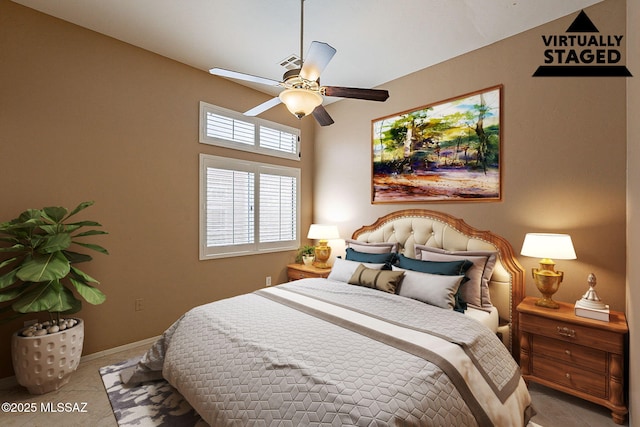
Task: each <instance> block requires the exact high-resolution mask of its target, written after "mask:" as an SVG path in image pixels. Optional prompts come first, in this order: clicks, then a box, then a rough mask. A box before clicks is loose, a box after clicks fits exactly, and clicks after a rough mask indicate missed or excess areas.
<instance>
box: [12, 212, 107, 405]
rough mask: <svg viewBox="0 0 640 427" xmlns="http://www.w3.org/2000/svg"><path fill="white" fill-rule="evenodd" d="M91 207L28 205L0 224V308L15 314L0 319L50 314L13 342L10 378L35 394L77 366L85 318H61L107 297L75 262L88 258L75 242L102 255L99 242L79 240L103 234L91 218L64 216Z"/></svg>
mask: <svg viewBox="0 0 640 427" xmlns="http://www.w3.org/2000/svg"><path fill="white" fill-rule="evenodd" d="M91 205H93V202H83V203H80V204H79V205H78V206H77V207H76V208H75V209H73V210H72V211H71V212H69V211H68V210H67V209H65V208H63V207H56V206H52V207H45V208H42V209H29V210H26V211H24V212H22V213H21V214H20V215H19V216H18V217H17V218H15V219H12V220H11V221H8V222H3V223H0V253H7V254H9V255H8V257H7V256H5V257H2V260H0V313H3V314H4V313H9V312H12V313H13V314H12V315H8V316H5V318H4V319H3V320H5V321H8V320H12V319H14V318H17V317H19V316H21V315H24V314H26V313H37V312H47V313H48V315H49V316H48V317H49V319H48V320H46V321H41V322H38V323H36V324H35V325H32V326H30V327H27V328H24V329H21V330H20V331H18V332H16V333H14V334H13V336H12V340H11V349H12V360H13V366H14V370H15V373H16V379H17V380H18V383H20V384H21V385H23V386H25V387H27V389H28V390H29V392H31V393H33V394H42V393H47V392H49V391H53V390H57V389H58V388H60V387H62V386H63V385H64V384H66V383H67V382H68V381H69V375H70V374H71V373H72V372H73V371H75V370H76V368H77V367H78V363H79V361H80V355H81V354H82V343H83V339H84V323H83V322H82V320H81V319H75V318H72V319H63V318H61V317H60V315H61V314H62V315H69V314H73V313H76V312H78V311H80V309H81V308H82V299H84V300H85V301H87V302H88V303H90V304H101V303H103V302H104V301H105V299H106V297H105V295H104V294H103V293H102V292H101V291H100V290H99V289H98V288H96V287H95V285H97V284H99V282H98V281H97V280H96V279H94V278H93V277H91V276H89V275H88V274H86V273H85V272H83V271H82V270H80V269H79V268H78V267H77V264H79V263H82V262H88V261H91V259H92V257H91V256H90V255H88V254H86V253H81V252H77V251H76V250H77V249H76V247H79V248H80V249H82V248H86V249H91V250H94V251H97V252H100V253H103V254H108V252H107V250H106V249H105V248H103V247H102V246H99V245H96V244H92V243H87V242H85V241H83V240H84V239H83V238H84V237H88V236H95V235H100V234H107V233H106V232H105V231H102V230H98V229H96V227H101V225H100V224H99V223H97V222H95V221H78V222H70V221H69V219H70V218H71V217H72V216H74V215H76V214H77V213H78V212H80V211H82V210H84V209H86V208H87V207H89V206H91ZM85 227H89V228H90V229H85ZM78 296H79V297H81V299H80V298H78ZM40 320H41V319H40Z"/></svg>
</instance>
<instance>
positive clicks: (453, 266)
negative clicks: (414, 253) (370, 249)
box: [396, 254, 473, 276]
mask: <svg viewBox="0 0 640 427" xmlns="http://www.w3.org/2000/svg"><path fill="white" fill-rule="evenodd" d="M472 265H473V263H472V262H471V261H467V260H460V261H421V260H419V259H413V258H408V257H406V256H404V255H402V254H399V255H398V263H397V264H396V266H398V267H400V268H403V269H405V270H413V271H419V272H421V273H430V274H441V275H444V276H463V275H464V274H465V273H466V272H467V270H468V269H469V268H470V267H471V266H472Z"/></svg>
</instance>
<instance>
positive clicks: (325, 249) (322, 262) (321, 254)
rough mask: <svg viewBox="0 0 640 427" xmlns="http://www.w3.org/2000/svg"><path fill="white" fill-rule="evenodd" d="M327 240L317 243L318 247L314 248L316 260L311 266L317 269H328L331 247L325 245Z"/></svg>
mask: <svg viewBox="0 0 640 427" xmlns="http://www.w3.org/2000/svg"><path fill="white" fill-rule="evenodd" d="M327 242H328V241H327V240H320V241H318V246H316V247H315V253H316V259H315V261H313V266H314V267H318V268H329V267H331V266H330V265H329V264H327V261H328V260H329V257H330V256H331V247H330V246H328V245H327Z"/></svg>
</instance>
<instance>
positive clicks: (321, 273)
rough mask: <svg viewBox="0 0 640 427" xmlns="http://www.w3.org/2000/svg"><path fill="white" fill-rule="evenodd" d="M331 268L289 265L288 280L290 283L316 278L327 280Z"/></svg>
mask: <svg viewBox="0 0 640 427" xmlns="http://www.w3.org/2000/svg"><path fill="white" fill-rule="evenodd" d="M329 273H331V268H318V267H314V266H312V265H304V264H289V265H287V278H288V279H289V281H293V280H300V279H309V278H315V277H322V278H327V277H328V276H329Z"/></svg>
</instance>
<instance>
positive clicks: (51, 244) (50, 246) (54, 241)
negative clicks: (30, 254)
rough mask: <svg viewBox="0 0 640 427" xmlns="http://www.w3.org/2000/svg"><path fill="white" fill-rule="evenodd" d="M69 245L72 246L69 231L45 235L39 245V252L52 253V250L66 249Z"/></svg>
mask: <svg viewBox="0 0 640 427" xmlns="http://www.w3.org/2000/svg"><path fill="white" fill-rule="evenodd" d="M69 246H71V236H70V235H69V233H57V234H52V235H50V236H46V237H44V238H43V240H42V244H41V245H40V246H38V252H40V253H43V254H50V253H52V252H57V251H62V250H65V249H67V248H68V247H69Z"/></svg>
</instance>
